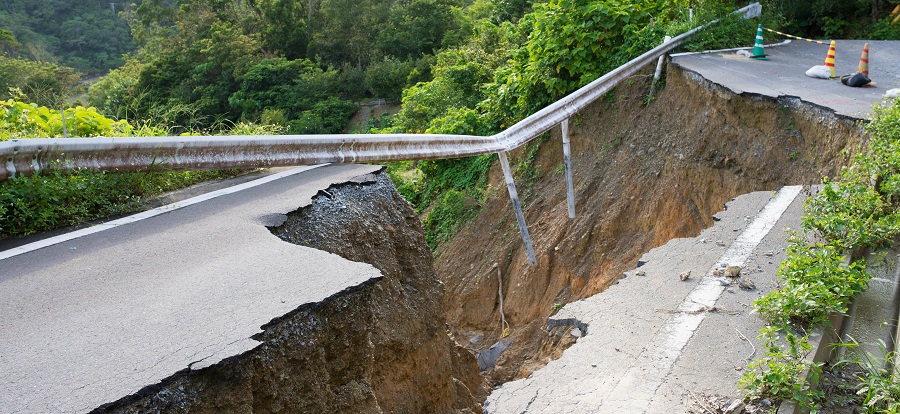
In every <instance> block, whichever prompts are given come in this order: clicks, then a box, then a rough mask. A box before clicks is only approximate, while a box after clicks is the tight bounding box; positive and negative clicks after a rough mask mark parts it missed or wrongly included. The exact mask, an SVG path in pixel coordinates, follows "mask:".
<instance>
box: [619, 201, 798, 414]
mask: <svg viewBox="0 0 900 414" xmlns="http://www.w3.org/2000/svg"><path fill="white" fill-rule="evenodd" d="M801 189H802V186H789V187H784V188H782V189H781V190H779V191H778V193H777V194H775V196H774V197H773V198H772V200H770V201H769V203H768V204H766V207H765V208H763V210H762V211H760V212H759V214H758V215H757V216H756V218H755V219H754V220H753V222H752V223H750V225H749V226H747V228H746V229H744V231H743V232H742V233H741V234H740V235H739V236H738V237H737V239H736V240H735V241H734V242H733V243H732V244H731V246H729V247H728V249H727V250H725V253H724V254H723V255H722V257H721V258H719V260H718V261H716V264H715V265H713V267H712V268H711V269H710V270H709V271H708V272H707V273H706V276H705V277H704V278H703V280H702V281H701V282H700V283H699V284H698V285H697V287H696V288H694V290H692V291H691V293H690V294H688V296H687V297H686V298H685V299H684V301H683V302H682V303H681V305H679V306H678V310H679V311H681V312H679V313H676V314H674V315H673V316H672V317H671V318H670V319H669V320H668V321H667V322H666V324H665V326H663V328H662V329H661V330H660V331H658V332H657V334H656V336H655V337H654V338H653V340H652V341H651V342H650V343H649V344H648V345H647V347H646V348H644V350H643V352H641V354H640V356H638V358H637V360H636V361H635V363H634V365H632V366H631V367H630V368H629V369H628V371H627V372H626V373H625V375H624V376H622V378H621V379H620V380H619V382H618V384H617V385H616V387H615V388H614V389H613V391H612V392H611V393H610V394H609V396H608V398H607V400H606V401H604V404H603V411H604V412H610V413H614V412H615V413H620V412H621V413H624V412H627V413H643V412H645V411H646V410H647V407H648V406H649V405H650V401H651V400H652V399H653V397H654V396H655V395H656V391H657V390H658V389H659V386H660V385H662V383H663V380H664V379H665V378H666V376H668V375H669V372H671V370H672V366H673V365H674V364H675V361H676V360H677V359H678V357H679V356H680V355H681V352H682V350H684V347H685V346H686V345H687V343H688V342H689V341H690V339H691V337H692V336H693V335H694V331H696V330H697V328H698V327H699V326H700V323H701V322H703V319H704V318H706V314H707V312H702V311H701V312H696V311H698V310H703V308H704V307H705V308H711V307H713V306H714V305H715V303H716V301H717V300H718V299H719V297H720V296H721V295H722V292H724V291H725V286H724V285H723V284H722V283H720V282H721V280H722V279H723V278H722V277H717V276H715V275H714V274H713V271H715V270H716V269H718V268H719V263H728V264H729V265H733V266H743V265H744V262H746V261H747V258H749V257H750V253H752V252H753V250H754V249H755V248H756V246H758V245H759V243H760V242H762V239H763V238H764V237H765V236H766V235H767V234H769V231H770V230H772V227H774V226H775V223H777V222H778V220H779V219H780V218H781V216H782V214H784V212H785V210H787V208H788V206H789V205H790V204H791V202H793V201H794V199H795V198H796V197H797V194H799V193H800V190H801Z"/></svg>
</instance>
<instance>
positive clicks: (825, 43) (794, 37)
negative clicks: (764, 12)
mask: <svg viewBox="0 0 900 414" xmlns="http://www.w3.org/2000/svg"><path fill="white" fill-rule="evenodd" d="M763 29H765V30H766V31H769V32H772V33H777V34H780V35H782V36H784V37H790V38H791V39H797V40H805V41H807V42H811V43H818V44H820V45H826V46H827V45H829V44H831V42H822V41H819V40H812V39H807V38H805V37H800V36H794V35H789V34H787V33H782V32H779V31H777V30H772V29H769V28H767V27H763Z"/></svg>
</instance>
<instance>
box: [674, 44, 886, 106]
mask: <svg viewBox="0 0 900 414" xmlns="http://www.w3.org/2000/svg"><path fill="white" fill-rule="evenodd" d="M764 36H765V39H766V43H771V42H780V41H781V40H782V39H781V38H780V37H779V36H774V35H772V34H770V33H768V32H767V33H765V34H764ZM835 43H836V46H835V75H837V76H841V75H846V74H850V73H854V72H856V69H857V66H858V65H859V58H860V56H861V55H862V50H863V44H864V43H866V42H865V41H863V40H836V41H835ZM868 43H869V78H870V79H872V81H873V82H874V83H875V85H874V86H871V87H862V88H851V87H849V86H846V85H844V84H842V83H841V81H840V80H826V79H814V78H810V77H808V76H806V75H805V73H806V70H807V69H809V68H811V67H813V66H815V65H821V64H823V63H824V62H825V55H826V54H827V53H828V45H820V44H816V43H810V42H805V41H797V40H794V41H791V43H789V44H788V45H785V46H777V47H768V48H766V54H767V55H768V58H769V60H754V59H750V58H746V57H743V56H739V55H735V54H734V52H721V53H702V54H684V55H680V56H678V55H674V56H672V63H674V64H676V65H678V66H681V67H683V68H685V69H688V70H690V71H692V72H695V73H697V74H699V75H700V76H702V77H703V78H705V79H706V80H708V81H710V82H713V83H716V84H719V85H722V86H724V87H726V88H728V89H730V90H731V91H733V92H734V93H737V94H758V95H765V96H770V97H775V98H777V97H782V96H784V97H787V96H792V97H797V98H799V99H801V100H803V101H806V102H810V103H814V104H816V105H820V106H823V107H826V108H830V109H833V110H834V111H835V113H837V114H838V115H842V116H847V117H850V118H855V119H868V118H869V117H870V116H871V113H872V104H873V103H875V102H880V101H881V100H882V95H884V93H885V92H886V91H887V90H888V89H893V88H898V87H900V65H897V62H900V42H898V41H888V40H877V41H870V42H868Z"/></svg>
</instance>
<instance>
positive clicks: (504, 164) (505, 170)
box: [497, 151, 537, 266]
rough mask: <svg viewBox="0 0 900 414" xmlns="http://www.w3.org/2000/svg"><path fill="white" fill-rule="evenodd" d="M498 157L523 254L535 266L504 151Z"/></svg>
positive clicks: (523, 214) (532, 248) (523, 215)
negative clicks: (517, 225) (523, 249)
mask: <svg viewBox="0 0 900 414" xmlns="http://www.w3.org/2000/svg"><path fill="white" fill-rule="evenodd" d="M497 155H499V156H500V166H501V167H503V176H504V177H506V189H507V190H509V198H510V200H512V205H513V210H515V211H516V221H517V222H518V223H519V232H520V233H522V242H523V243H525V253H526V254H527V255H528V263H530V264H531V265H532V266H533V265H535V264H537V258H536V257H535V256H534V247H532V245H531V235H529V234H528V226H527V225H525V213H523V212H522V203H521V202H520V201H519V192H518V191H516V182H515V181H514V180H513V176H512V170H510V169H509V159H508V158H506V151H500V152H498V153H497Z"/></svg>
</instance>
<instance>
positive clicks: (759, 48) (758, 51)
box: [750, 25, 769, 60]
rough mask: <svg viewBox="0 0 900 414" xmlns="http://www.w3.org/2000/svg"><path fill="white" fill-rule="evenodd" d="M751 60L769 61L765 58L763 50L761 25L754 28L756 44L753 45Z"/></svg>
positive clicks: (764, 50)
mask: <svg viewBox="0 0 900 414" xmlns="http://www.w3.org/2000/svg"><path fill="white" fill-rule="evenodd" d="M750 57H751V58H753V59H759V60H769V58H767V57H766V49H764V48H763V38H762V25H759V27H757V28H756V42H755V43H754V44H753V56H750Z"/></svg>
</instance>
